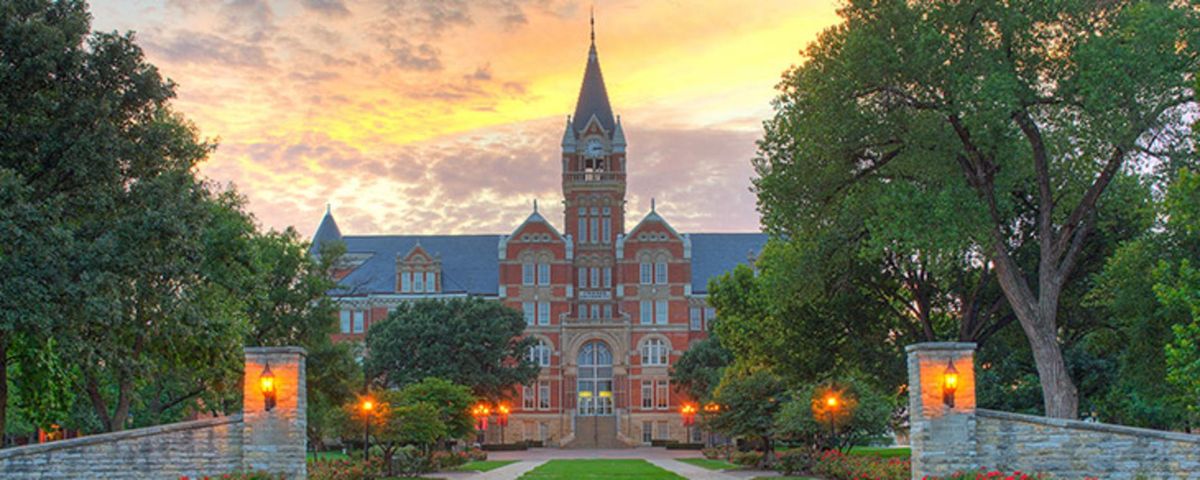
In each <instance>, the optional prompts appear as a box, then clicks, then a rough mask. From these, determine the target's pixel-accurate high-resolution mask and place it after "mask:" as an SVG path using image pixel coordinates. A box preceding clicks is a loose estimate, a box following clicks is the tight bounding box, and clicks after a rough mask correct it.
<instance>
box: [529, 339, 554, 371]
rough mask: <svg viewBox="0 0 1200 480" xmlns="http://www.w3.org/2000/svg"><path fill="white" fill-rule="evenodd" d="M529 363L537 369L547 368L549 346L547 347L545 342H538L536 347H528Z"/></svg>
mask: <svg viewBox="0 0 1200 480" xmlns="http://www.w3.org/2000/svg"><path fill="white" fill-rule="evenodd" d="M529 361H531V362H533V363H534V365H537V366H539V367H549V366H550V345H547V344H546V341H545V340H538V343H537V344H536V345H534V346H532V347H529Z"/></svg>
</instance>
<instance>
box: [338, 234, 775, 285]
mask: <svg viewBox="0 0 1200 480" xmlns="http://www.w3.org/2000/svg"><path fill="white" fill-rule="evenodd" d="M322 225H324V221H322ZM318 233H320V230H319V229H318ZM690 237H691V239H692V293H693V294H702V293H705V292H707V291H708V280H709V279H710V278H713V277H716V276H718V275H720V274H722V273H725V272H727V271H729V270H732V269H733V267H735V266H737V265H738V264H740V263H746V262H747V257H748V255H749V254H750V253H751V252H753V253H754V254H755V255H757V254H758V252H760V251H762V247H763V245H765V244H766V243H767V236H766V235H765V234H762V233H693V234H691V235H690ZM342 241H344V242H345V243H346V250H347V253H349V254H371V256H370V258H368V259H367V260H366V262H365V263H363V264H362V265H361V266H359V267H358V268H356V269H354V271H353V272H351V273H350V274H349V275H347V276H346V278H343V279H342V281H341V282H340V283H341V286H342V291H341V292H340V293H341V294H349V295H366V294H372V293H374V294H378V293H395V292H396V256H397V255H404V254H406V253H408V251H409V250H411V249H412V248H413V246H415V245H416V244H417V242H420V243H421V248H424V249H425V251H427V252H429V254H431V255H434V256H439V257H440V258H441V261H442V277H443V280H442V291H443V293H467V294H471V295H482V296H495V295H497V294H498V293H499V284H500V260H499V258H498V252H499V250H498V248H499V244H500V235H347V236H344V237H342ZM314 243H315V242H314Z"/></svg>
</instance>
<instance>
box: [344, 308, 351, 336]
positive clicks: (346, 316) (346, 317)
mask: <svg viewBox="0 0 1200 480" xmlns="http://www.w3.org/2000/svg"><path fill="white" fill-rule="evenodd" d="M342 333H350V311H349V310H342Z"/></svg>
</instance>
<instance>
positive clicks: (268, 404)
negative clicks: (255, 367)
mask: <svg viewBox="0 0 1200 480" xmlns="http://www.w3.org/2000/svg"><path fill="white" fill-rule="evenodd" d="M258 389H259V390H260V391H262V394H263V409H264V410H266V411H268V412H269V411H271V409H273V408H275V374H274V373H271V363H270V362H267V365H266V368H264V369H263V371H262V373H261V374H259V376H258Z"/></svg>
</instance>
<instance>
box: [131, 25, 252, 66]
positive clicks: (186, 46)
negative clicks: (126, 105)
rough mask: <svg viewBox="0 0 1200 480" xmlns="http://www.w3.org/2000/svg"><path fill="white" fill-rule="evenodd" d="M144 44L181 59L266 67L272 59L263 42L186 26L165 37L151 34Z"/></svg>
mask: <svg viewBox="0 0 1200 480" xmlns="http://www.w3.org/2000/svg"><path fill="white" fill-rule="evenodd" d="M143 44H144V45H145V46H146V49H147V50H148V51H150V52H151V53H153V54H156V55H158V56H161V57H162V58H165V59H167V60H168V61H171V62H177V63H184V64H188V63H194V64H214V65H221V66H228V67H250V68H266V67H269V63H270V62H269V61H268V60H267V55H266V52H265V51H264V50H263V48H262V47H261V46H259V45H256V44H252V43H246V42H239V41H236V40H230V39H226V38H224V37H220V36H217V35H214V34H211V33H206V32H196V31H188V30H183V31H179V32H176V33H175V34H174V35H172V36H171V37H169V38H166V39H163V40H161V41H160V40H157V39H155V38H147V39H146V40H145V41H144V42H143Z"/></svg>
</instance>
